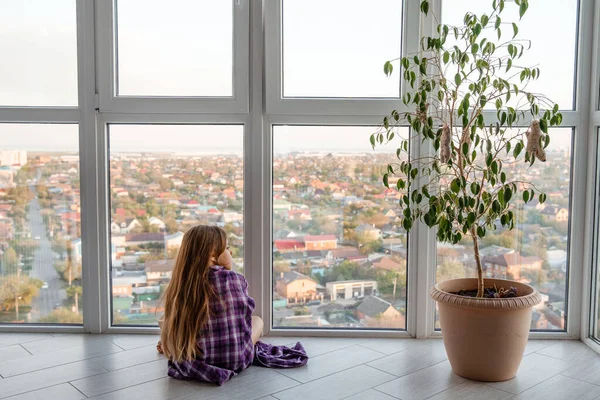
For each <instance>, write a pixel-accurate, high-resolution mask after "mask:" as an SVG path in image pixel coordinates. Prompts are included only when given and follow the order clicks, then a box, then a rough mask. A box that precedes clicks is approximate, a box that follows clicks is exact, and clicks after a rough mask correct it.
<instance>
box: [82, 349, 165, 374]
mask: <svg viewBox="0 0 600 400" xmlns="http://www.w3.org/2000/svg"><path fill="white" fill-rule="evenodd" d="M127 351H128V350H126V351H120V352H116V353H111V354H105V355H103V356H95V357H92V358H88V359H87V360H95V359H96V358H103V357H108V356H111V355H114V354H125V353H126V352H127ZM161 360H162V361H165V362H166V361H167V359H166V357H163V358H162V359H158V360H151V361H141V362H139V363H135V364H132V365H128V366H126V367H119V368H115V369H108V368H104V367H102V368H104V369H106V370H107V371H108V372H114V371H121V370H123V369H125V368H131V367H135V366H137V365H142V364H147V363H151V362H156V361H161Z"/></svg>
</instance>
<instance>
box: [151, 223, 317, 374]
mask: <svg viewBox="0 0 600 400" xmlns="http://www.w3.org/2000/svg"><path fill="white" fill-rule="evenodd" d="M231 265H232V259H231V254H230V253H229V247H227V236H226V234H225V231H223V230H222V229H220V228H218V227H214V226H203V225H199V226H195V227H193V228H192V229H190V230H189V231H188V232H186V234H185V235H184V236H183V241H182V243H181V247H180V249H179V254H178V255H177V260H176V262H175V266H174V268H173V274H172V277H171V281H170V283H169V285H168V286H167V289H166V290H165V293H164V295H163V301H164V308H165V313H164V316H163V319H162V320H161V324H160V325H161V341H160V342H159V343H158V346H157V348H158V351H159V352H162V353H164V355H165V356H166V357H167V358H168V360H169V376H171V377H173V378H177V379H194V380H200V381H206V382H213V383H216V384H218V385H221V384H223V382H225V381H227V380H229V379H231V378H232V377H233V376H235V375H236V374H238V373H239V372H241V371H242V370H244V369H245V368H247V367H248V366H249V365H250V364H251V363H252V362H253V361H254V362H255V363H258V364H260V365H263V366H269V367H271V366H276V367H284V368H288V367H295V366H299V365H304V364H306V361H307V360H308V357H307V356H306V352H304V349H303V348H302V345H300V343H298V344H297V345H296V346H295V347H294V348H292V349H289V348H285V347H278V346H270V345H267V344H265V343H261V342H258V339H259V337H260V336H261V335H262V330H263V322H262V320H261V319H260V318H259V317H255V316H254V317H253V316H252V311H253V310H254V300H253V299H252V298H251V297H250V296H249V295H248V282H247V281H246V279H245V278H244V277H243V276H242V275H240V274H238V273H236V272H233V271H231ZM257 342H258V345H257ZM255 345H256V347H255Z"/></svg>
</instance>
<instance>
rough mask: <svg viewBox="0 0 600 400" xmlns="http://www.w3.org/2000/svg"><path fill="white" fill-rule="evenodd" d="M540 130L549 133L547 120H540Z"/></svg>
mask: <svg viewBox="0 0 600 400" xmlns="http://www.w3.org/2000/svg"><path fill="white" fill-rule="evenodd" d="M540 129H541V130H542V132H544V133H546V134H547V133H548V122H547V121H546V120H545V119H540Z"/></svg>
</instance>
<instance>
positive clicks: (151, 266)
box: [145, 259, 175, 283]
mask: <svg viewBox="0 0 600 400" xmlns="http://www.w3.org/2000/svg"><path fill="white" fill-rule="evenodd" d="M174 266H175V260H173V259H171V260H152V261H146V267H145V271H146V281H147V282H149V283H150V282H158V283H167V282H169V281H170V280H171V275H172V274H173V267H174Z"/></svg>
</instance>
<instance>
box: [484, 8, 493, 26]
mask: <svg viewBox="0 0 600 400" xmlns="http://www.w3.org/2000/svg"><path fill="white" fill-rule="evenodd" d="M494 8H495V7H494ZM489 20H490V18H489V17H488V16H487V15H485V14H483V15H482V16H481V25H483V26H484V27H485V26H486V25H487V23H488V21H489Z"/></svg>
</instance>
